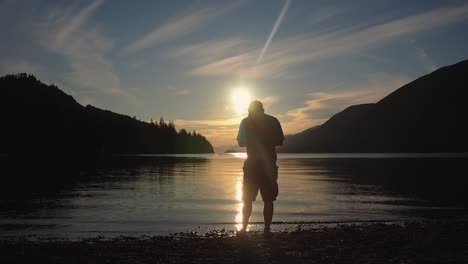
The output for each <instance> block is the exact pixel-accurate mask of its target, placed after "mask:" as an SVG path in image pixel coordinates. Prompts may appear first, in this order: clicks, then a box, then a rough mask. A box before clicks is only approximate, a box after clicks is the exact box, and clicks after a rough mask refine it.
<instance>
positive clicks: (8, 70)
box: [0, 61, 44, 78]
mask: <svg viewBox="0 0 468 264" xmlns="http://www.w3.org/2000/svg"><path fill="white" fill-rule="evenodd" d="M43 71H44V69H43V67H42V66H40V65H39V64H36V63H32V62H29V61H0V75H5V74H14V73H21V72H26V73H29V74H34V75H36V77H38V78H39V75H40V74H41V73H42V72H43Z"/></svg>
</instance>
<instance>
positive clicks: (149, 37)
mask: <svg viewBox="0 0 468 264" xmlns="http://www.w3.org/2000/svg"><path fill="white" fill-rule="evenodd" d="M242 2H243V1H234V2H232V3H231V4H230V5H228V6H226V7H223V8H214V7H206V8H201V9H198V10H194V9H193V8H190V9H188V10H185V11H183V12H181V13H179V14H178V15H176V16H175V17H173V18H171V19H170V20H169V21H168V22H166V23H165V24H163V25H160V26H157V27H155V28H154V29H153V30H152V31H151V32H149V33H147V34H146V35H144V36H142V37H140V38H138V39H137V40H135V41H134V42H132V43H131V44H130V45H129V46H128V47H127V48H126V49H125V50H124V52H125V53H132V52H136V51H138V50H141V49H145V48H148V47H151V46H154V45H157V44H159V43H161V42H165V41H169V40H172V39H175V38H177V37H179V36H181V35H183V34H185V33H187V32H190V31H192V30H194V29H196V28H198V27H200V26H201V25H203V24H204V23H206V22H207V21H209V20H212V19H213V18H215V17H218V16H220V15H222V14H224V13H226V12H229V11H231V10H233V9H235V8H236V7H238V6H239V4H240V3H242Z"/></svg>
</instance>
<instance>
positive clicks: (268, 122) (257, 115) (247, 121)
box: [237, 101, 284, 233]
mask: <svg viewBox="0 0 468 264" xmlns="http://www.w3.org/2000/svg"><path fill="white" fill-rule="evenodd" d="M283 140H284V135H283V130H282V129H281V125H280V123H279V121H278V119H276V118H275V117H273V116H270V115H267V114H265V113H264V109H263V105H262V103H261V102H259V101H253V102H251V103H250V105H249V116H248V117H246V118H244V119H243V120H242V122H241V124H240V127H239V133H238V134H237V142H238V143H239V146H241V147H247V159H246V160H245V162H244V168H243V169H244V179H243V182H242V201H243V202H244V206H243V208H242V215H243V219H242V229H241V230H240V232H241V233H243V232H245V231H246V229H247V225H248V223H249V218H250V215H251V213H252V202H253V201H255V200H256V197H257V194H258V190H260V194H261V195H262V199H263V219H264V222H265V229H264V232H265V233H268V232H270V225H271V221H272V218H273V201H275V200H276V197H277V196H278V183H277V179H278V166H276V146H281V145H282V144H283Z"/></svg>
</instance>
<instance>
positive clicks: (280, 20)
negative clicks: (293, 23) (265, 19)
mask: <svg viewBox="0 0 468 264" xmlns="http://www.w3.org/2000/svg"><path fill="white" fill-rule="evenodd" d="M289 5H291V0H286V2H285V3H284V5H283V8H282V9H281V12H280V14H279V16H278V18H276V21H275V24H274V25H273V29H272V30H271V32H270V35H269V36H268V39H267V41H266V42H265V45H264V46H263V49H262V51H261V52H260V55H259V56H258V58H257V64H258V63H261V62H262V59H263V56H264V55H265V52H266V51H267V49H268V47H269V46H270V43H271V41H272V40H273V38H274V37H275V35H276V31H278V28H279V26H280V25H281V23H283V19H284V17H285V16H286V13H287V12H288V9H289Z"/></svg>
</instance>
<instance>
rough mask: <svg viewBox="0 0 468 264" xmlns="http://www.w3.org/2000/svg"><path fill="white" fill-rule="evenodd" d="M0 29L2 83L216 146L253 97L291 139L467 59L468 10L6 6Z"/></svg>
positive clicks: (308, 0) (257, 4)
mask: <svg viewBox="0 0 468 264" xmlns="http://www.w3.org/2000/svg"><path fill="white" fill-rule="evenodd" d="M0 24H1V25H2V41H0V74H1V75H4V74H7V73H17V72H28V73H32V74H34V75H36V77H38V78H39V79H40V80H42V81H43V82H46V83H55V84H57V85H58V86H59V87H60V88H61V89H62V90H64V91H65V92H67V93H69V94H71V95H73V96H74V97H75V99H77V101H78V102H80V103H81V104H83V105H86V104H92V105H94V106H96V107H99V108H104V109H108V110H111V111H114V112H118V113H122V114H126V115H129V116H134V115H135V116H137V117H138V118H139V119H141V120H150V119H151V118H152V119H159V117H160V116H164V118H165V119H166V120H174V121H175V124H176V126H177V128H186V129H190V130H193V129H195V130H196V131H197V132H200V133H202V134H203V135H205V136H207V138H208V139H209V140H210V141H211V142H212V143H213V145H214V146H215V148H218V149H222V148H227V147H229V146H233V145H236V141H235V137H236V133H237V129H238V126H239V122H240V119H241V118H243V117H244V116H245V114H246V111H245V110H246V109H245V108H246V106H247V104H248V101H250V100H253V99H259V100H261V101H262V102H263V103H264V105H265V109H266V112H267V113H269V114H272V115H274V116H276V117H278V119H279V120H280V121H281V123H282V125H283V129H284V130H285V133H297V132H300V131H302V130H304V129H306V128H309V127H312V126H314V125H318V124H321V123H323V122H324V121H325V120H327V119H328V118H330V117H331V116H332V115H333V114H335V113H337V112H339V111H341V110H343V109H344V108H346V107H348V106H350V105H353V104H359V103H371V102H376V101H378V100H379V99H381V98H383V97H384V96H385V95H387V94H388V93H390V92H392V91H393V90H395V89H397V88H398V87H400V86H401V85H403V84H405V83H407V82H409V81H411V80H414V79H415V78H417V77H419V76H421V75H424V74H427V73H429V72H431V71H433V70H434V69H436V68H439V67H442V66H445V65H449V64H453V63H456V62H458V61H461V60H464V59H468V34H467V28H468V1H466V0H464V1H462V0H446V1H437V0H414V1H396V0H378V1H375V0H356V1H330V0H327V1H325V0H321V1H319V0H258V1H254V0H238V1H214V0H213V1H202V0H200V1H184V0H179V1H175V0H167V1H150V0H147V1H126V0H97V1H92V0H82V1H59V0H56V1H53V0H49V1H12V0H0ZM242 109H245V110H244V111H243V110H242Z"/></svg>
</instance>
